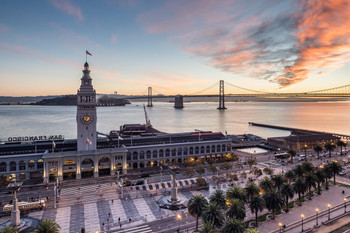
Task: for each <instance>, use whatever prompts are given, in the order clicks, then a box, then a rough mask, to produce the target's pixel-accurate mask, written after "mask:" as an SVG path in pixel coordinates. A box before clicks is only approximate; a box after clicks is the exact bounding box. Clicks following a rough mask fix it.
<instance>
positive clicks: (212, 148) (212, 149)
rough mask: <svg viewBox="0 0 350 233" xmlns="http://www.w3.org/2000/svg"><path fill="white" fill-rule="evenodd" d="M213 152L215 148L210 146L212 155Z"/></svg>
mask: <svg viewBox="0 0 350 233" xmlns="http://www.w3.org/2000/svg"><path fill="white" fill-rule="evenodd" d="M214 152H215V146H214V145H212V146H211V153H214Z"/></svg>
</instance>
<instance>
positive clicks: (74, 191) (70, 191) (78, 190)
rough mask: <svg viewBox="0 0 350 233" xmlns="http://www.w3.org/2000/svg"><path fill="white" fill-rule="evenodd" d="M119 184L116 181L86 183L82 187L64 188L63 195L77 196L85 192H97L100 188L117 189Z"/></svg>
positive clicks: (102, 189)
mask: <svg viewBox="0 0 350 233" xmlns="http://www.w3.org/2000/svg"><path fill="white" fill-rule="evenodd" d="M116 188H117V185H116V184H115V183H105V184H100V185H96V184H93V185H84V186H80V187H69V188H62V190H61V196H77V195H80V194H83V193H97V192H98V191H99V190H101V191H104V190H108V189H113V190H115V189H116Z"/></svg>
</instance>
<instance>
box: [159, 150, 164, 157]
mask: <svg viewBox="0 0 350 233" xmlns="http://www.w3.org/2000/svg"><path fill="white" fill-rule="evenodd" d="M159 157H161V158H163V157H164V151H163V150H160V151H159Z"/></svg>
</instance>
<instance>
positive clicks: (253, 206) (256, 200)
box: [249, 195, 265, 226]
mask: <svg viewBox="0 0 350 233" xmlns="http://www.w3.org/2000/svg"><path fill="white" fill-rule="evenodd" d="M264 206H265V202H264V199H262V197H261V196H260V195H255V196H254V197H253V198H252V200H251V201H250V202H249V208H250V211H252V214H255V226H258V212H261V211H263V209H264Z"/></svg>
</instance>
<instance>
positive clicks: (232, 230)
mask: <svg viewBox="0 0 350 233" xmlns="http://www.w3.org/2000/svg"><path fill="white" fill-rule="evenodd" d="M244 230H245V226H244V223H242V222H241V221H239V220H237V219H236V218H229V219H228V220H227V221H226V222H225V225H224V227H223V228H222V233H243V232H244Z"/></svg>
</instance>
